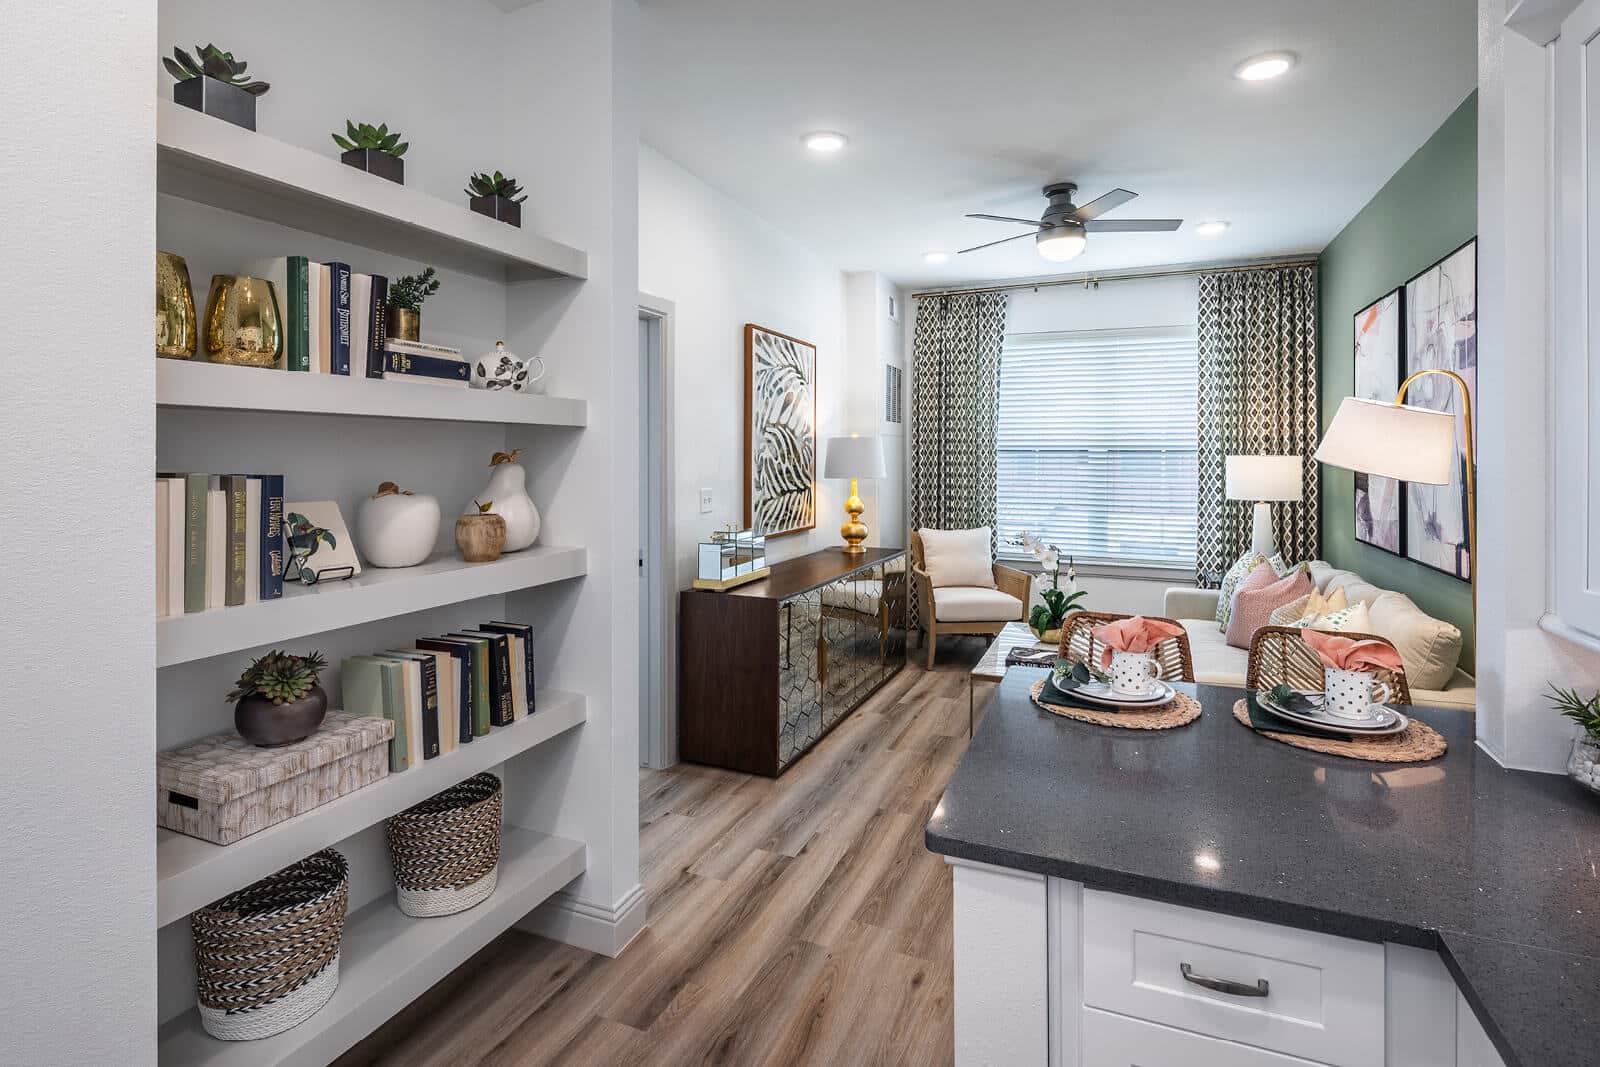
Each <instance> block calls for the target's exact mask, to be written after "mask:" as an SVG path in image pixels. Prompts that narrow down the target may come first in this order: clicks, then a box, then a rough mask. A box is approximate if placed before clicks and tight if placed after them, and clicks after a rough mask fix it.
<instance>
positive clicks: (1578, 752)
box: [1550, 685, 1600, 793]
mask: <svg viewBox="0 0 1600 1067" xmlns="http://www.w3.org/2000/svg"><path fill="white" fill-rule="evenodd" d="M1550 704H1551V706H1552V707H1554V708H1555V710H1556V711H1558V712H1560V713H1561V714H1562V715H1565V716H1566V717H1567V718H1569V719H1571V720H1572V721H1573V722H1575V723H1577V724H1578V725H1579V726H1581V727H1583V732H1582V733H1580V734H1579V735H1578V736H1577V738H1576V739H1574V740H1573V742H1572V755H1571V756H1569V757H1567V777H1569V778H1571V779H1572V780H1573V781H1574V782H1577V783H1578V784H1579V785H1581V786H1583V787H1584V788H1585V789H1587V790H1589V792H1591V793H1600V693H1596V694H1594V695H1593V696H1591V697H1589V698H1587V699H1585V698H1584V697H1582V696H1580V695H1579V693H1578V690H1577V688H1576V687H1574V688H1572V689H1559V688H1557V687H1556V686H1554V685H1552V686H1551V687H1550Z"/></svg>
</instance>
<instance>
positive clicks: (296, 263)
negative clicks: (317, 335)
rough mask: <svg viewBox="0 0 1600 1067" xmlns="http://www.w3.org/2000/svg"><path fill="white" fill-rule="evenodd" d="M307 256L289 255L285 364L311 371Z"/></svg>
mask: <svg viewBox="0 0 1600 1067" xmlns="http://www.w3.org/2000/svg"><path fill="white" fill-rule="evenodd" d="M306 263H307V260H306V257H305V256H290V257H289V271H288V274H289V280H288V285H287V288H288V290H289V292H288V295H287V296H286V297H285V301H284V302H285V303H286V304H288V305H289V309H288V310H289V320H288V322H289V325H288V334H289V336H288V343H287V356H286V358H285V365H286V366H287V367H288V369H289V370H297V371H309V370H310V369H311V359H310V354H311V307H310V301H308V300H307V299H306V294H307V289H306V286H307V285H308V284H309V283H308V281H307V274H306Z"/></svg>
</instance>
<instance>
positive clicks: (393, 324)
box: [385, 267, 439, 341]
mask: <svg viewBox="0 0 1600 1067" xmlns="http://www.w3.org/2000/svg"><path fill="white" fill-rule="evenodd" d="M435 273H437V272H436V271H435V270H434V269H433V268H432V267H428V268H427V269H425V270H424V271H423V272H422V273H421V274H407V275H404V276H402V277H399V278H396V279H395V280H394V281H392V282H390V283H389V298H388V305H389V314H388V315H387V316H385V319H386V321H387V334H388V336H390V337H394V338H398V339H399V340H401V341H420V340H422V302H423V301H424V300H426V299H428V297H430V296H432V295H433V294H434V293H437V292H438V291H439V279H438V278H436V277H434V275H435Z"/></svg>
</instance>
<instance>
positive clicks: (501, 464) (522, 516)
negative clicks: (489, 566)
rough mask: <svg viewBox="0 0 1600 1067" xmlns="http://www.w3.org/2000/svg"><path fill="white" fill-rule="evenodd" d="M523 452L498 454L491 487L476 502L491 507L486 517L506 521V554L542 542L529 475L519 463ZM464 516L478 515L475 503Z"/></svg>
mask: <svg viewBox="0 0 1600 1067" xmlns="http://www.w3.org/2000/svg"><path fill="white" fill-rule="evenodd" d="M521 454H522V449H520V448H517V449H513V450H512V451H510V452H496V453H495V454H494V458H493V459H491V460H490V461H489V469H490V470H491V471H492V472H493V473H491V474H490V475H489V484H488V485H487V486H486V487H484V490H483V492H481V493H479V494H478V496H477V498H476V499H477V501H481V502H482V503H484V504H487V505H489V508H488V512H487V514H490V515H498V516H500V517H501V518H502V519H504V520H505V521H506V546H505V551H507V552H516V551H518V550H519V549H523V548H527V547H528V546H529V545H531V544H533V543H534V542H535V541H537V540H538V539H539V509H538V508H536V507H534V506H533V498H532V497H531V496H529V495H528V472H527V471H525V470H523V469H522V466H521V465H520V464H519V463H517V462H516V459H517V457H518V456H519V455H521ZM461 514H463V515H477V514H479V510H478V506H477V504H476V503H472V502H469V503H468V505H467V508H466V509H465V510H464V511H462V512H461Z"/></svg>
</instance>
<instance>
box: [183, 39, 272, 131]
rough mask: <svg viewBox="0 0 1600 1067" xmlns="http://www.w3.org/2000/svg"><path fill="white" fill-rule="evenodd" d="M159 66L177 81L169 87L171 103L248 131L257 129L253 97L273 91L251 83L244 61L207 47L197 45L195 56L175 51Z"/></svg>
mask: <svg viewBox="0 0 1600 1067" xmlns="http://www.w3.org/2000/svg"><path fill="white" fill-rule="evenodd" d="M161 62H162V64H163V65H164V66H165V67H166V68H167V73H169V74H171V75H172V76H173V77H174V78H177V79H178V82H177V84H176V85H174V86H173V87H172V99H173V102H175V103H178V104H182V105H183V106H184V107H191V108H194V109H195V110H196V111H199V112H203V113H204V114H207V115H210V116H212V117H213V118H219V119H222V120H224V121H226V122H231V123H233V124H234V125H235V126H243V127H244V128H245V129H247V130H254V129H255V128H256V97H258V96H260V95H261V94H262V93H264V92H266V91H267V90H268V89H270V88H272V87H271V86H270V85H268V84H267V83H266V82H258V81H251V80H250V76H249V75H247V74H246V73H245V72H244V71H245V67H246V66H248V64H247V63H245V61H244V60H242V59H234V58H233V53H232V52H224V51H222V49H220V48H218V47H217V46H216V45H214V44H208V45H205V46H203V47H202V46H198V45H197V46H196V47H195V50H194V55H190V54H189V53H188V52H185V51H184V50H183V49H181V48H174V49H173V50H172V58H170V59H169V58H166V57H163V58H162V60H161Z"/></svg>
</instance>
